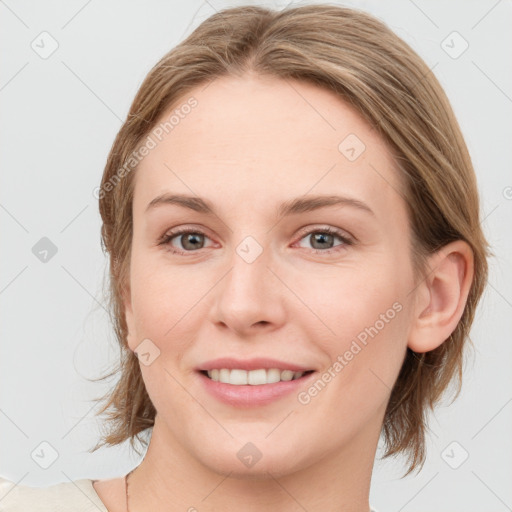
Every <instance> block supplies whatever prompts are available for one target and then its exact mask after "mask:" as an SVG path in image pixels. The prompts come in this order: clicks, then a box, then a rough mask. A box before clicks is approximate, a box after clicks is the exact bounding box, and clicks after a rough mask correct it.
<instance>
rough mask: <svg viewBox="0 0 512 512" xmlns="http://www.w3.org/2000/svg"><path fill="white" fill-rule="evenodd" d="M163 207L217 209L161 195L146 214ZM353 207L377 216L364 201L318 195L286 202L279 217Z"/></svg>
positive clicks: (210, 211) (188, 198) (197, 199)
mask: <svg viewBox="0 0 512 512" xmlns="http://www.w3.org/2000/svg"><path fill="white" fill-rule="evenodd" d="M162 205H178V206H181V207H183V208H188V209H190V210H193V211H196V212H199V213H205V214H215V208H214V207H213V205H212V203H211V202H210V201H207V200H206V199H202V198H201V197H196V196H188V195H183V194H161V195H159V196H157V197H155V198H154V199H153V200H152V201H151V202H150V203H149V204H148V206H147V207H146V212H148V211H149V210H152V209H153V208H156V207H157V206H162ZM337 205H342V206H352V207H353V208H357V209H359V210H362V211H365V212H367V213H370V214H371V215H375V213H374V212H373V210H372V209H371V208H370V207H369V206H368V205H367V204H366V203H364V202H363V201H360V200H359V199H355V198H352V197H346V196H337V195H316V196H307V197H297V198H296V199H291V200H289V201H285V202H284V203H282V204H281V205H280V206H279V208H278V216H279V217H281V216H283V217H284V216H287V215H294V214H295V215H296V214H299V213H305V212H311V211H314V210H318V209H320V208H326V207H329V206H337Z"/></svg>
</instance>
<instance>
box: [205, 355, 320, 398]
mask: <svg viewBox="0 0 512 512" xmlns="http://www.w3.org/2000/svg"><path fill="white" fill-rule="evenodd" d="M197 371H198V374H199V375H200V377H201V382H202V383H203V385H204V386H205V389H206V391H207V392H208V393H209V394H210V395H211V396H213V397H214V398H216V399H217V400H219V401H220V402H223V403H225V404H228V405H231V406H235V407H254V406H262V405H266V404H269V403H270V402H273V401H275V400H277V399H279V398H282V397H284V396H286V395H289V394H290V393H292V392H293V391H298V390H299V388H300V386H302V385H303V384H306V381H309V380H310V379H309V377H310V376H311V374H313V373H315V370H313V369H311V367H309V368H308V367H305V366H301V365H296V364H291V363H287V362H285V361H279V360H277V359H268V358H255V359H250V360H245V361H244V360H240V359H233V358H221V359H215V360H212V361H208V362H206V363H204V364H203V365H201V366H200V367H198V368H197Z"/></svg>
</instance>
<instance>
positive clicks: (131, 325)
mask: <svg viewBox="0 0 512 512" xmlns="http://www.w3.org/2000/svg"><path fill="white" fill-rule="evenodd" d="M122 295H123V307H124V317H125V320H126V327H127V329H128V333H127V335H126V343H127V345H128V348H129V349H130V350H132V351H133V350H135V348H136V343H135V339H136V337H135V332H136V331H135V317H134V315H133V308H132V298H131V290H130V285H126V286H125V287H124V289H123V294H122Z"/></svg>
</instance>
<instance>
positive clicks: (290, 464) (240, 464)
mask: <svg viewBox="0 0 512 512" xmlns="http://www.w3.org/2000/svg"><path fill="white" fill-rule="evenodd" d="M266 435H267V433H265V434H261V433H259V434H257V435H255V436H250V435H248V433H246V435H240V436H236V437H235V438H234V439H231V438H230V440H229V441H228V442H226V443H224V444H223V443H222V442H220V440H218V441H219V442H216V441H217V440H213V439H209V440H208V441H209V442H208V445H207V446H204V450H201V452H197V445H196V450H195V451H196V458H197V459H198V460H199V461H200V463H202V464H203V465H204V466H206V467H208V468H209V469H210V470H211V471H214V472H216V473H218V474H220V475H224V476H228V475H229V477H230V478H236V479H241V480H267V479H269V478H272V477H275V478H278V477H281V476H284V475H288V474H292V473H294V472H296V471H298V470H300V469H301V468H304V467H306V466H307V465H308V464H307V462H306V458H307V453H306V452H305V450H304V442H298V440H297V439H293V438H290V437H288V439H286V441H285V439H283V438H282V437H281V436H278V435H275V433H273V434H271V435H270V437H268V438H267V439H265V436H266ZM274 435H275V438H273V439H272V437H273V436H274ZM283 437H286V436H283ZM203 439H205V438H203ZM251 439H252V440H251ZM297 446H301V447H302V448H301V450H300V454H299V453H298V450H297Z"/></svg>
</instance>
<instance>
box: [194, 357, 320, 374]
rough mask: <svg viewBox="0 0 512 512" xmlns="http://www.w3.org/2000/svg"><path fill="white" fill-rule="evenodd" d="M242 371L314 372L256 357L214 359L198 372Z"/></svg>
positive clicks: (303, 367)
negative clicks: (272, 369) (216, 370)
mask: <svg viewBox="0 0 512 512" xmlns="http://www.w3.org/2000/svg"><path fill="white" fill-rule="evenodd" d="M222 368H227V369H240V370H247V371H249V370H258V369H260V368H264V369H267V370H268V369H270V368H278V369H279V370H291V371H294V372H306V371H309V370H312V368H310V367H307V366H302V365H299V364H293V363H287V362H286V361H279V360H278V359H269V358H267V357H256V358H253V359H245V360H243V359H234V358H232V357H221V358H218V359H212V360H211V361H206V362H205V363H203V364H201V365H200V366H199V367H198V368H197V370H199V371H208V370H214V369H219V370H220V369H222Z"/></svg>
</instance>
